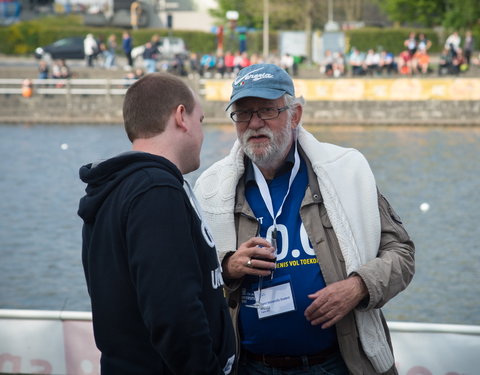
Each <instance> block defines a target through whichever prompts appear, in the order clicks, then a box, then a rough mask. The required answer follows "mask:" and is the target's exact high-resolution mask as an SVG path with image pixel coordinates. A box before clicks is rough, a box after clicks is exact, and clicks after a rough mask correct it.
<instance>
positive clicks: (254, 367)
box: [238, 353, 349, 375]
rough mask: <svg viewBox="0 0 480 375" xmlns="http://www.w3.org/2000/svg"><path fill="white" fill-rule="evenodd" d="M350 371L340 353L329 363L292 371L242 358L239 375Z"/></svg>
mask: <svg viewBox="0 0 480 375" xmlns="http://www.w3.org/2000/svg"><path fill="white" fill-rule="evenodd" d="M348 374H349V373H348V369H347V366H346V365H345V362H344V361H343V359H342V356H341V355H340V353H337V354H334V355H333V356H332V357H331V358H330V359H328V360H327V361H325V362H323V363H321V364H319V365H313V366H308V365H307V366H303V367H296V368H292V369H276V368H272V367H269V366H266V365H264V364H263V363H262V362H258V361H253V360H251V359H248V358H244V357H241V359H240V363H239V365H238V375H348Z"/></svg>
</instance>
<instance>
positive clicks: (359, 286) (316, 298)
mask: <svg viewBox="0 0 480 375" xmlns="http://www.w3.org/2000/svg"><path fill="white" fill-rule="evenodd" d="M367 295H368V291H367V287H366V286H365V283H364V282H363V280H362V278H361V277H360V276H352V277H349V278H348V279H345V280H342V281H338V282H336V283H333V284H330V285H328V286H326V287H325V288H323V289H321V290H319V291H318V292H316V293H313V294H310V295H308V298H310V299H312V300H313V302H312V303H311V304H310V306H308V307H307V309H306V310H305V317H306V318H307V320H308V321H309V322H310V323H311V324H312V325H314V326H315V325H319V324H321V325H322V328H329V327H331V326H333V325H334V324H336V323H337V322H338V321H340V320H341V319H342V318H343V317H344V316H345V315H347V314H348V313H349V312H350V311H352V310H353V309H354V308H355V307H356V306H357V305H358V304H359V303H360V301H361V300H362V299H364V298H365V297H366V296H367Z"/></svg>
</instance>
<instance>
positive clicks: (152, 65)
mask: <svg viewBox="0 0 480 375" xmlns="http://www.w3.org/2000/svg"><path fill="white" fill-rule="evenodd" d="M142 57H143V63H144V65H145V71H146V72H147V73H154V72H156V71H157V58H158V48H157V46H155V45H153V43H152V42H151V41H148V42H147V43H145V49H144V50H143V54H142Z"/></svg>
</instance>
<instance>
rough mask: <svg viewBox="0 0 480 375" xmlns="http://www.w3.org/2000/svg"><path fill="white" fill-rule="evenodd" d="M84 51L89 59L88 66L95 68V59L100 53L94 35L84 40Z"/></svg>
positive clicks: (89, 35)
mask: <svg viewBox="0 0 480 375" xmlns="http://www.w3.org/2000/svg"><path fill="white" fill-rule="evenodd" d="M83 50H84V53H85V57H86V59H87V66H90V67H93V59H94V58H95V55H96V54H97V53H98V51H99V46H98V43H97V41H96V40H95V38H94V37H93V34H87V36H86V37H85V39H84V40H83Z"/></svg>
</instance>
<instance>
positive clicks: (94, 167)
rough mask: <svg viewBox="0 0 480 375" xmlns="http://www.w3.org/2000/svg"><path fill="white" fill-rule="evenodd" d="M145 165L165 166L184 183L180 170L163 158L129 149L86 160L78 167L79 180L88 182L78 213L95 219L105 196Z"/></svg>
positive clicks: (148, 166)
mask: <svg viewBox="0 0 480 375" xmlns="http://www.w3.org/2000/svg"><path fill="white" fill-rule="evenodd" d="M144 168H160V169H166V170H168V171H169V172H170V173H171V174H173V175H174V176H175V177H177V178H178V179H179V181H180V183H181V184H183V176H182V173H181V172H180V170H179V169H178V168H177V167H176V166H175V164H173V163H172V162H171V161H169V160H167V159H165V158H164V157H161V156H157V155H153V154H149V153H145V152H137V151H130V152H125V153H122V154H120V155H118V156H115V157H113V158H111V159H108V160H105V161H101V162H96V163H89V164H86V165H84V166H82V167H81V168H80V171H79V175H80V179H81V180H82V181H83V182H85V183H86V184H87V187H86V188H85V192H86V195H85V196H83V197H82V198H81V199H80V204H79V208H78V215H79V216H80V217H81V218H82V219H83V221H84V222H85V223H88V222H92V221H93V220H94V219H95V216H96V214H97V211H98V209H99V208H100V207H101V205H102V204H103V202H104V201H105V199H106V198H107V197H108V196H109V194H110V193H111V192H112V190H114V189H115V188H116V187H117V186H118V185H119V184H120V183H122V181H124V180H125V178H126V177H128V176H129V175H131V174H132V173H135V172H137V171H138V170H140V169H144Z"/></svg>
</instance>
